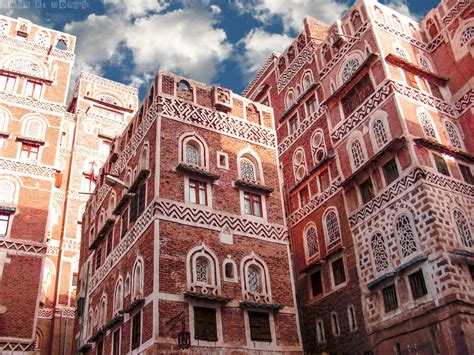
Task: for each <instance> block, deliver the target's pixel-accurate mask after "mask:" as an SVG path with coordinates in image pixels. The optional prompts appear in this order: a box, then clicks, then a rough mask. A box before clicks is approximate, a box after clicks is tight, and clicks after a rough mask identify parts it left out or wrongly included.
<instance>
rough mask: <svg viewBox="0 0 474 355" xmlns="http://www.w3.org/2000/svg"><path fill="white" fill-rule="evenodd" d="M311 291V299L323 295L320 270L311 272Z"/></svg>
mask: <svg viewBox="0 0 474 355" xmlns="http://www.w3.org/2000/svg"><path fill="white" fill-rule="evenodd" d="M310 277H311V290H312V291H313V297H315V296H317V295H320V294H322V293H323V278H322V275H321V270H318V271H316V272H313V273H312V274H311V276H310Z"/></svg>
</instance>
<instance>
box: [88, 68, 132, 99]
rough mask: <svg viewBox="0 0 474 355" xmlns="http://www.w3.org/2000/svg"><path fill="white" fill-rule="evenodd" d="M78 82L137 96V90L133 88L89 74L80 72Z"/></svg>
mask: <svg viewBox="0 0 474 355" xmlns="http://www.w3.org/2000/svg"><path fill="white" fill-rule="evenodd" d="M79 80H87V81H90V82H93V83H95V84H98V85H100V86H102V87H104V88H107V89H110V90H113V91H118V92H122V93H125V94H130V95H135V96H136V95H138V89H137V88H135V87H133V86H128V85H124V84H120V83H118V82H116V81H112V80H108V79H105V78H102V77H100V76H97V75H94V74H91V73H87V72H81V74H80V75H79Z"/></svg>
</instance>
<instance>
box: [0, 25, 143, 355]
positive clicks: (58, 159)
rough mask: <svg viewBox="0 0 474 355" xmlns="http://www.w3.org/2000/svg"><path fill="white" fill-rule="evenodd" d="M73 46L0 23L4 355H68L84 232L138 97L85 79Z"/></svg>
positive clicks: (70, 40)
mask: <svg viewBox="0 0 474 355" xmlns="http://www.w3.org/2000/svg"><path fill="white" fill-rule="evenodd" d="M75 40H76V39H75V37H74V36H71V35H68V34H65V33H61V32H57V31H54V30H51V29H47V28H44V27H40V26H36V25H34V24H32V23H31V22H30V21H28V20H25V19H21V18H19V19H13V18H8V17H4V16H1V17H0V61H1V69H0V351H26V352H28V351H29V352H31V353H33V352H41V353H42V354H57V353H70V352H71V346H72V339H73V327H74V321H73V319H74V315H75V290H76V282H77V272H78V265H79V245H80V236H81V233H80V222H81V216H82V210H83V208H84V205H85V201H87V199H88V198H89V193H90V192H92V190H93V185H94V183H95V181H96V180H97V178H98V177H97V173H98V170H99V168H100V167H101V164H102V163H103V161H105V159H106V158H107V157H108V155H109V150H108V149H109V147H110V145H111V142H112V140H113V139H114V138H115V136H116V135H119V134H121V133H122V130H123V128H124V127H125V126H126V124H127V122H128V121H129V120H130V118H131V115H132V113H133V111H134V110H136V108H137V90H136V89H134V88H131V87H128V86H124V85H122V84H118V83H114V82H112V81H110V80H106V79H103V78H100V77H97V76H94V75H91V74H87V73H82V74H81V75H80V77H79V80H78V82H77V84H76V86H75V90H74V92H73V93H72V98H71V102H70V103H69V104H68V105H66V97H67V89H68V86H69V81H70V74H71V68H72V64H73V61H74V46H75Z"/></svg>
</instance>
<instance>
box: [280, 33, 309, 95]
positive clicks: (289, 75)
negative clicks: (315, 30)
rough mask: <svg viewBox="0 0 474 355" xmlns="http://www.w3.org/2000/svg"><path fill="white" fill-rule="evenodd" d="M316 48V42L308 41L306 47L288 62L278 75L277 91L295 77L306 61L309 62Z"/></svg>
mask: <svg viewBox="0 0 474 355" xmlns="http://www.w3.org/2000/svg"><path fill="white" fill-rule="evenodd" d="M315 48H316V42H314V41H309V42H308V44H307V45H306V47H304V48H303V50H302V51H301V52H300V53H299V54H298V56H297V57H296V58H295V59H294V60H293V62H291V63H290V65H289V66H288V68H286V69H285V71H284V72H283V73H282V74H281V75H280V77H279V78H278V81H277V88H278V93H280V92H282V90H283V89H284V88H285V87H286V86H287V85H288V83H289V82H290V81H291V79H293V78H294V77H295V75H296V74H297V73H298V72H299V71H300V69H301V68H303V66H304V65H305V64H306V63H311V62H312V61H313V59H314V49H315Z"/></svg>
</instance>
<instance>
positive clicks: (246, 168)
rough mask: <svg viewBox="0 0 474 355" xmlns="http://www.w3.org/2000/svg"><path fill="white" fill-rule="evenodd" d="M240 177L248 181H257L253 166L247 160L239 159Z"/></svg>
mask: <svg viewBox="0 0 474 355" xmlns="http://www.w3.org/2000/svg"><path fill="white" fill-rule="evenodd" d="M240 177H241V178H242V179H245V180H250V181H255V180H257V174H256V173H255V165H254V163H253V162H252V161H250V160H249V159H248V158H241V159H240Z"/></svg>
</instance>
